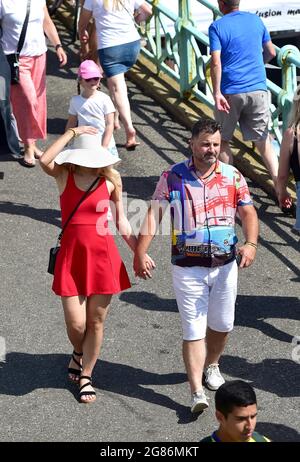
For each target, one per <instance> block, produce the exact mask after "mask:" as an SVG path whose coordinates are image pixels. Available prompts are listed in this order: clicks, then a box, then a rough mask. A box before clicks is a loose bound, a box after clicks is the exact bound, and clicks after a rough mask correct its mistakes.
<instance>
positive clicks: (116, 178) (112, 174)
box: [97, 165, 122, 192]
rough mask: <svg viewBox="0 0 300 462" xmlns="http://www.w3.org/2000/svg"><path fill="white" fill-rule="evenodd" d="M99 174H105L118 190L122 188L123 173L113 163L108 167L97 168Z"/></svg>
mask: <svg viewBox="0 0 300 462" xmlns="http://www.w3.org/2000/svg"><path fill="white" fill-rule="evenodd" d="M97 175H99V176H103V177H104V178H105V179H106V180H109V181H110V182H111V183H112V184H113V185H114V187H115V189H116V192H119V191H121V190H122V180H121V175H120V173H119V172H118V170H116V169H115V168H114V167H112V166H111V165H109V166H108V167H102V168H97Z"/></svg>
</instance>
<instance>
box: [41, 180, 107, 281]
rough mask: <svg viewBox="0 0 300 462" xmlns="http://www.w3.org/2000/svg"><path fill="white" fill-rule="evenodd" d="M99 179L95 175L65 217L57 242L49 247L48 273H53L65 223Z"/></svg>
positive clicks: (67, 222) (66, 223)
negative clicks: (67, 216) (93, 179)
mask: <svg viewBox="0 0 300 462" xmlns="http://www.w3.org/2000/svg"><path fill="white" fill-rule="evenodd" d="M98 180H99V177H97V178H96V179H95V181H93V183H92V184H91V186H90V187H89V189H88V190H87V191H85V193H84V194H83V196H82V197H81V199H80V201H79V202H78V204H77V205H76V207H75V208H74V210H73V212H71V213H70V215H69V218H68V219H67V221H66V222H65V224H64V227H63V229H62V230H61V232H60V233H59V236H58V238H57V242H56V246H55V247H52V248H51V249H50V255H49V263H48V270H47V271H48V273H50V274H54V268H55V263H56V257H57V255H58V252H59V249H60V241H61V238H62V236H63V233H64V231H65V229H66V227H67V225H68V224H69V222H70V220H71V218H72V217H73V215H74V213H75V212H76V210H77V209H78V207H79V206H80V204H81V203H82V202H83V201H84V199H85V198H86V196H87V195H88V193H89V192H90V190H91V189H92V188H93V186H95V184H96V183H97V181H98Z"/></svg>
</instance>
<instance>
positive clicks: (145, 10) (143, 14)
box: [134, 2, 152, 24]
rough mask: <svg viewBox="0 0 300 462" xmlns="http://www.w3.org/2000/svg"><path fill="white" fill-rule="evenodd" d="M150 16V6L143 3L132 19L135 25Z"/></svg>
mask: <svg viewBox="0 0 300 462" xmlns="http://www.w3.org/2000/svg"><path fill="white" fill-rule="evenodd" d="M151 15H152V6H151V5H149V3H147V2H144V3H143V4H142V5H141V6H140V7H139V8H138V9H137V10H136V11H135V12H134V19H135V21H136V23H137V24H140V23H141V22H143V21H147V19H148V18H149V17H150V16H151Z"/></svg>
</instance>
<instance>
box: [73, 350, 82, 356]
mask: <svg viewBox="0 0 300 462" xmlns="http://www.w3.org/2000/svg"><path fill="white" fill-rule="evenodd" d="M73 355H76V356H82V355H83V353H77V352H76V351H75V350H73Z"/></svg>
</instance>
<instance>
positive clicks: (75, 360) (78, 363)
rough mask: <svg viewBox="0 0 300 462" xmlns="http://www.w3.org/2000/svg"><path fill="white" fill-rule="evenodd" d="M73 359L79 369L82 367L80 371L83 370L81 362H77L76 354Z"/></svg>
mask: <svg viewBox="0 0 300 462" xmlns="http://www.w3.org/2000/svg"><path fill="white" fill-rule="evenodd" d="M72 359H73V361H74V363H75V364H77V366H79V367H80V370H82V365H81V364H80V362H79V361H77V359H75V356H74V354H73V355H72Z"/></svg>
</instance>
